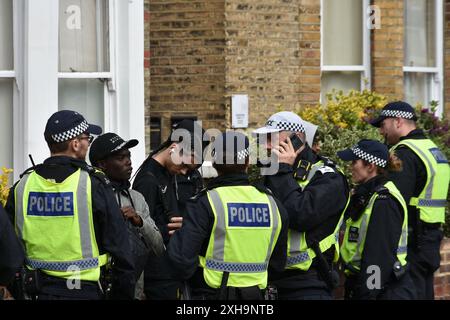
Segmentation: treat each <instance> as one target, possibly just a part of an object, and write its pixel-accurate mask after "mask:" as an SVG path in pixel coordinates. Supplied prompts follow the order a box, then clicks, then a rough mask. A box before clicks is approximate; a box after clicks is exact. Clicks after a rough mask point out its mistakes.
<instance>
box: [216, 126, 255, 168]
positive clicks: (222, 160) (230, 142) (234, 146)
mask: <svg viewBox="0 0 450 320" xmlns="http://www.w3.org/2000/svg"><path fill="white" fill-rule="evenodd" d="M212 155H213V158H214V162H215V163H218V164H244V163H245V162H246V159H247V158H248V157H249V156H250V143H249V140H248V138H247V136H246V135H245V134H243V133H240V132H237V131H227V132H224V133H222V134H221V135H219V136H217V137H215V139H214V142H213V143H212Z"/></svg>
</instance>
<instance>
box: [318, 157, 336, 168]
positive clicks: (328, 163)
mask: <svg viewBox="0 0 450 320" xmlns="http://www.w3.org/2000/svg"><path fill="white" fill-rule="evenodd" d="M320 158H321V160H322V161H323V164H324V166H328V167H332V168H335V167H336V166H337V164H336V162H334V161H333V160H331V159H330V158H328V157H325V156H320Z"/></svg>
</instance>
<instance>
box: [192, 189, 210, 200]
mask: <svg viewBox="0 0 450 320" xmlns="http://www.w3.org/2000/svg"><path fill="white" fill-rule="evenodd" d="M207 192H208V188H203V189H202V190H200V191H199V192H198V193H196V194H195V195H193V196H192V197H191V198H190V199H189V200H191V201H197V200H198V199H200V197H202V196H204V195H206V193H207Z"/></svg>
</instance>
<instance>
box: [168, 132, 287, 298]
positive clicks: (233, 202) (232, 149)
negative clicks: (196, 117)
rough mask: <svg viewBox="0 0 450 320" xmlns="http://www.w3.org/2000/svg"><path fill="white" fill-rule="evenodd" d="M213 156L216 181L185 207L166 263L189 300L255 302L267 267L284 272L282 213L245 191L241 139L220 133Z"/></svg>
mask: <svg viewBox="0 0 450 320" xmlns="http://www.w3.org/2000/svg"><path fill="white" fill-rule="evenodd" d="M213 151H214V153H215V155H214V160H213V166H214V168H215V169H216V170H217V172H218V174H219V176H218V177H217V178H216V179H213V180H211V181H210V183H209V185H208V188H207V190H204V191H202V192H201V193H200V194H199V195H198V196H196V197H195V198H194V200H193V201H192V202H189V203H188V206H187V214H186V216H185V219H184V221H183V227H182V228H181V229H180V230H178V231H177V232H176V233H175V235H174V236H173V238H172V240H171V241H170V243H169V248H168V252H169V257H170V259H171V260H172V261H173V264H172V266H173V267H174V268H176V269H177V270H176V272H177V273H178V276H179V277H180V278H181V279H185V280H187V279H189V287H190V288H191V291H192V292H191V294H192V297H191V298H192V299H233V300H235V299H237V300H240V299H244V300H246V299H251V300H260V299H262V298H263V294H262V291H261V290H263V289H265V288H266V286H267V270H268V267H269V268H274V269H275V270H278V271H281V270H283V269H284V265H285V261H286V238H287V227H288V217H287V213H286V212H285V211H284V209H283V207H282V206H281V205H280V203H278V202H277V200H275V199H274V197H273V196H272V195H271V193H270V192H269V191H268V190H267V189H266V188H264V187H259V188H257V187H254V186H252V185H250V183H249V180H248V175H247V169H248V165H249V142H248V139H247V137H246V136H245V135H243V134H240V133H237V132H236V133H235V132H227V133H224V134H223V135H222V136H219V137H216V139H215V140H214V143H213Z"/></svg>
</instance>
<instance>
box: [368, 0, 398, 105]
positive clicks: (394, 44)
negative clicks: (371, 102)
mask: <svg viewBox="0 0 450 320" xmlns="http://www.w3.org/2000/svg"><path fill="white" fill-rule="evenodd" d="M372 3H373V4H374V5H377V6H379V8H380V9H381V28H380V29H376V30H373V32H372V89H373V90H375V91H377V92H379V93H382V94H384V95H386V96H388V99H389V100H396V99H403V0H398V1H392V0H373V1H372Z"/></svg>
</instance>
